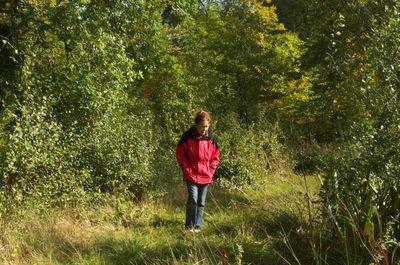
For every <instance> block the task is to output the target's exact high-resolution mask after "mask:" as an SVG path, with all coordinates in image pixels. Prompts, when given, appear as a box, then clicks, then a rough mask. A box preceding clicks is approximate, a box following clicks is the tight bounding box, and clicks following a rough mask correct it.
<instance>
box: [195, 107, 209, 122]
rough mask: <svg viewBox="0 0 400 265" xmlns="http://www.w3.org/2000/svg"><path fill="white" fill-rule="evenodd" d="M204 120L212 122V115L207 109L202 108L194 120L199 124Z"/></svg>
mask: <svg viewBox="0 0 400 265" xmlns="http://www.w3.org/2000/svg"><path fill="white" fill-rule="evenodd" d="M203 121H208V122H209V123H211V116H210V114H209V113H208V112H207V111H204V110H201V111H199V112H197V114H196V116H195V118H194V122H195V123H196V125H197V124H200V123H202V122H203Z"/></svg>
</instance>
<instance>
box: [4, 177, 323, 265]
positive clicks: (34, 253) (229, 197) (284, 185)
mask: <svg viewBox="0 0 400 265" xmlns="http://www.w3.org/2000/svg"><path fill="white" fill-rule="evenodd" d="M310 180H312V182H313V183H312V184H311V186H313V187H316V186H317V183H316V182H315V178H310ZM303 182H304V181H303V180H302V178H301V177H299V176H286V177H277V178H276V179H274V181H271V182H269V183H268V182H266V183H264V185H263V186H262V187H260V188H259V189H246V190H242V191H226V190H220V189H218V188H217V187H216V186H212V187H211V189H210V192H209V196H208V199H207V206H206V216H205V224H206V225H205V228H204V229H203V231H202V232H201V233H198V234H197V233H196V234H194V233H191V232H188V231H185V230H184V229H183V222H184V220H183V219H184V204H185V196H186V195H185V187H184V185H183V184H182V185H177V186H175V187H174V189H175V190H173V191H171V192H170V193H169V194H168V195H167V196H165V197H164V198H160V199H159V200H157V201H153V202H144V203H142V204H140V205H138V204H134V203H132V202H122V203H121V202H118V203H117V202H110V203H108V204H106V205H102V206H100V205H97V206H94V207H85V209H78V208H73V209H64V210H57V211H53V212H49V213H47V214H43V215H42V216H38V215H33V214H32V216H29V213H28V214H27V215H25V216H24V217H23V218H20V219H18V220H9V221H8V222H7V223H5V224H3V225H2V230H1V232H2V235H1V241H0V242H1V246H0V248H1V250H2V251H1V254H0V263H1V264H16V265H19V264H93V265H94V264H96V265H97V264H111V265H113V264H115V265H117V264H118V265H120V264H271V265H280V264H288V263H289V264H297V260H300V261H301V262H309V261H310V256H309V255H310V249H309V244H308V242H307V238H306V235H305V233H304V232H303V231H305V230H306V229H307V227H306V226H307V218H306V217H307V213H306V211H307V207H306V206H307V199H306V196H305V195H306V194H305V189H304V183H303ZM296 259H297V260H296ZM302 264H303V263H302ZM304 264H311V263H304Z"/></svg>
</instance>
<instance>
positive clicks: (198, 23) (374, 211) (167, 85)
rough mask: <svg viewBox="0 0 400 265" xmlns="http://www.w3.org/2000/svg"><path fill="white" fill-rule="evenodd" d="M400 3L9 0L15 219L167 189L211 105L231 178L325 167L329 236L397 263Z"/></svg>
mask: <svg viewBox="0 0 400 265" xmlns="http://www.w3.org/2000/svg"><path fill="white" fill-rule="evenodd" d="M399 12H400V6H399V3H398V1H395V0H353V1H345V0H329V1H326V0H297V1H294V0H273V1H261V0H219V1H217V0H216V1H213V0H203V1H197V0H187V1H184V0H177V1H163V0H158V1H156V0H147V1H142V0H116V1H104V0H103V1H90V0H42V1H34V0H2V1H1V2H0V58H1V59H0V167H1V174H0V188H1V191H0V204H1V211H2V214H7V213H9V212H12V211H14V210H15V209H17V208H18V207H20V206H22V205H25V204H29V205H31V203H32V202H34V204H36V205H38V204H40V205H46V206H56V205H61V206H62V205H66V204H78V203H80V202H81V201H86V200H96V198H98V197H99V196H100V197H101V196H127V197H130V198H135V199H137V200H140V199H141V198H143V197H152V196H161V195H162V194H163V192H165V191H166V190H168V187H170V186H171V185H173V184H172V183H174V182H176V181H180V172H179V170H178V168H177V166H176V163H175V154H174V152H175V146H176V143H177V141H178V139H179V136H180V135H181V134H182V132H183V131H184V130H186V129H187V128H188V127H189V126H190V125H191V124H192V119H193V115H194V114H195V112H196V111H198V110H200V109H206V110H208V111H210V112H211V113H212V116H213V119H214V122H213V125H212V130H213V131H214V133H215V135H216V136H217V139H218V141H219V143H220V147H221V161H222V162H221V165H220V167H219V169H218V172H217V176H216V177H217V183H218V184H219V185H221V186H223V187H229V188H240V187H242V186H244V185H253V186H254V187H255V188H256V187H257V183H260V182H262V181H263V179H265V178H266V176H268V175H273V174H285V173H288V172H297V173H307V174H320V176H321V177H322V179H323V185H322V187H321V192H320V196H321V205H322V207H324V209H326V211H325V214H324V216H323V217H322V218H325V219H327V220H330V221H331V224H332V227H334V228H333V229H328V230H327V231H332V232H333V234H336V235H335V236H337V235H339V236H340V237H343V238H344V237H346V236H347V237H348V236H349V234H350V235H351V234H353V235H354V233H359V232H360V231H361V232H360V233H361V235H360V238H361V239H362V240H361V241H362V242H364V243H360V244H359V246H360V247H359V248H360V251H361V252H362V251H367V250H365V245H368V246H369V248H368V249H369V252H368V253H369V254H371V250H372V251H375V252H374V253H373V254H371V255H367V256H368V257H369V258H371V256H372V257H376V256H379V255H380V257H386V258H387V259H389V258H391V260H392V261H395V260H396V259H398V256H399V254H398V253H399V252H398V246H399V243H398V240H399V239H400V225H399V222H398V218H399V215H400V212H399V209H400V192H399V190H398V189H399V188H400V183H399V181H400V180H399V176H400V163H399V162H400V156H399V154H400V152H399V150H400V148H399V147H400V144H399V139H400V108H399V106H400V104H399V103H400V102H399V90H400V48H399V47H400V14H399ZM357 235H358V234H357ZM354 238H356V236H354ZM354 244H355V245H357V244H358V243H354ZM376 253H378V254H376ZM375 254H376V255H375ZM361 256H362V255H361ZM364 264H367V263H364ZM393 264H394V263H393Z"/></svg>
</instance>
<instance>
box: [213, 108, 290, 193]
mask: <svg viewBox="0 0 400 265" xmlns="http://www.w3.org/2000/svg"><path fill="white" fill-rule="evenodd" d="M216 125H217V128H216V130H217V133H216V135H217V139H218V142H219V144H220V149H221V164H220V166H219V168H218V170H217V173H216V178H218V179H219V182H220V183H221V184H223V185H228V186H230V187H236V188H238V187H241V186H243V185H256V184H257V183H259V182H262V181H263V179H265V177H266V175H268V174H271V173H272V172H273V173H284V172H286V171H288V170H290V168H291V163H290V158H289V155H288V153H287V152H286V150H285V148H284V146H283V145H282V144H281V143H280V142H279V140H278V129H277V128H276V126H273V125H270V124H268V123H266V122H265V123H258V124H254V125H251V126H245V125H243V124H241V123H240V122H239V121H238V120H237V119H236V118H235V117H232V116H231V117H229V116H228V117H225V118H224V119H220V120H218V121H217V122H216ZM219 128H221V130H219ZM222 128H223V130H222Z"/></svg>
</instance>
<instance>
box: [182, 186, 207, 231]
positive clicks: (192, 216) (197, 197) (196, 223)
mask: <svg viewBox="0 0 400 265" xmlns="http://www.w3.org/2000/svg"><path fill="white" fill-rule="evenodd" d="M186 185H187V190H188V198H187V203H186V221H185V227H186V228H201V227H202V226H203V215H204V206H205V205H206V196H207V188H208V184H196V183H193V182H190V181H186Z"/></svg>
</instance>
